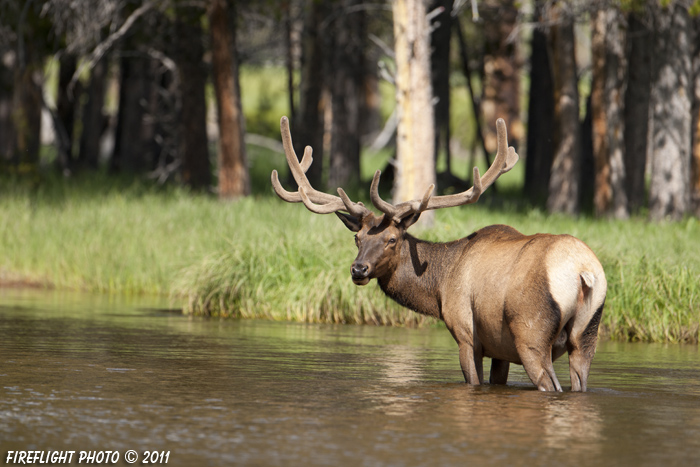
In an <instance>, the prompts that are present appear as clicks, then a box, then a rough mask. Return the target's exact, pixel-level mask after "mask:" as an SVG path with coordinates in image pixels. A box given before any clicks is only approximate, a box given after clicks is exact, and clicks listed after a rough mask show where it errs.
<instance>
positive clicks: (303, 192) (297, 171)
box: [272, 117, 370, 218]
mask: <svg viewBox="0 0 700 467" xmlns="http://www.w3.org/2000/svg"><path fill="white" fill-rule="evenodd" d="M280 132H281V133H282V145H283V146H284V155H285V157H286V158H287V164H288V165H289V169H290V171H291V172H292V176H294V180H295V181H296V182H297V185H298V186H299V191H297V192H296V193H294V192H291V191H287V190H285V189H284V188H283V187H282V184H281V183H280V181H279V177H278V175H277V171H276V170H273V171H272V187H273V188H274V189H275V193H277V196H279V197H280V198H282V199H283V200H284V201H287V202H288V203H304V206H306V208H307V209H308V210H309V211H311V212H315V213H317V214H330V213H332V212H337V211H346V212H349V213H350V214H352V215H353V216H355V217H358V218H362V217H363V216H366V215H367V214H368V213H369V212H370V211H369V209H367V208H366V207H365V206H364V205H363V204H362V203H354V202H352V201H351V200H350V198H349V197H348V195H347V194H345V192H344V191H343V189H342V188H338V194H339V195H340V197H338V196H334V195H329V194H328V193H324V192H322V191H318V190H315V189H314V188H313V187H312V186H311V183H309V180H308V179H307V178H306V171H307V170H309V167H310V166H311V163H312V162H313V157H312V156H311V153H312V152H313V149H312V148H311V146H306V148H305V149H304V156H303V157H302V159H301V162H299V159H298V158H297V155H296V153H295V152H294V146H293V144H292V135H291V133H290V132H289V120H288V119H287V117H282V119H281V120H280Z"/></svg>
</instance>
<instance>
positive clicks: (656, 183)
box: [649, 4, 692, 220]
mask: <svg viewBox="0 0 700 467" xmlns="http://www.w3.org/2000/svg"><path fill="white" fill-rule="evenodd" d="M654 21H655V33H656V37H655V39H654V52H653V55H652V73H653V75H652V83H653V84H652V92H651V105H652V109H653V116H654V118H653V133H652V134H653V138H652V145H653V147H652V165H651V186H650V191H649V216H650V218H651V219H652V220H661V219H665V218H669V219H673V220H678V219H681V218H682V217H683V216H684V215H685V214H686V213H687V212H688V210H689V201H690V199H689V198H690V153H691V124H692V118H691V108H692V103H691V96H692V87H691V51H692V44H691V28H690V24H691V23H690V17H689V15H688V10H687V8H685V7H682V6H680V5H677V4H673V5H672V6H669V7H668V8H661V7H660V8H657V9H656V12H655V14H654Z"/></svg>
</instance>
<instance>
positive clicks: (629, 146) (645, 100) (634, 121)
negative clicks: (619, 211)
mask: <svg viewBox="0 0 700 467" xmlns="http://www.w3.org/2000/svg"><path fill="white" fill-rule="evenodd" d="M650 21H651V16H650V15H648V14H641V16H640V14H639V13H635V12H631V13H630V14H629V16H628V32H627V62H628V66H627V71H628V73H627V92H626V94H625V170H626V177H625V180H626V185H627V188H626V190H627V202H628V203H629V211H630V212H632V213H635V212H638V211H639V209H640V208H641V207H643V206H645V205H646V180H645V173H646V165H647V152H648V146H647V141H648V132H649V118H650V114H649V98H650V95H651V52H652V48H653V43H652V33H651V30H650V29H649V28H648V27H647V24H648V23H649V22H650Z"/></svg>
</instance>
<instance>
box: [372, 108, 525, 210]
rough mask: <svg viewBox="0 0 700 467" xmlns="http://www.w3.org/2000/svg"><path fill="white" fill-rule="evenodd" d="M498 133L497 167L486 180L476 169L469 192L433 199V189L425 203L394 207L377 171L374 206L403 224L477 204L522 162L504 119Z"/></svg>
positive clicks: (419, 201) (495, 163)
mask: <svg viewBox="0 0 700 467" xmlns="http://www.w3.org/2000/svg"><path fill="white" fill-rule="evenodd" d="M496 133H497V138H498V148H497V150H496V157H495V159H494V161H493V164H491V167H489V169H488V170H487V171H486V173H485V174H484V176H483V177H481V176H480V174H479V169H478V168H477V167H474V186H472V187H471V188H469V189H468V190H466V191H463V192H461V193H455V194H454V195H445V196H435V197H431V193H432V191H433V188H434V186H433V185H430V186H429V187H428V190H427V191H426V192H425V194H424V195H423V199H422V200H417V199H414V200H411V201H405V202H403V203H400V204H397V205H395V206H394V205H393V204H391V203H388V202H386V201H384V200H383V199H382V198H381V197H380V196H379V176H380V175H381V171H379V170H377V172H376V173H375V174H374V178H373V179H372V187H371V188H370V197H371V199H372V204H374V206H375V207H376V208H377V209H379V210H380V211H382V212H383V213H384V214H386V215H387V216H391V217H393V218H394V220H395V221H397V222H400V221H401V220H402V219H404V218H406V217H409V216H414V217H417V216H419V215H420V214H421V213H422V212H423V211H428V210H431V209H441V208H449V207H453V206H461V205H463V204H471V203H475V202H476V201H477V200H478V199H479V196H481V194H482V193H483V192H484V191H486V189H487V188H488V187H490V186H491V185H492V184H493V182H495V181H496V179H497V178H498V177H500V176H501V175H503V174H504V173H506V172H508V171H509V170H510V169H512V168H513V166H514V165H515V163H516V162H518V154H517V153H516V152H515V148H513V147H512V146H511V147H508V135H507V131H506V122H505V121H504V120H503V119H502V118H499V119H498V120H496Z"/></svg>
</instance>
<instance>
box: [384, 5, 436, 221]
mask: <svg viewBox="0 0 700 467" xmlns="http://www.w3.org/2000/svg"><path fill="white" fill-rule="evenodd" d="M392 10H393V13H394V41H395V44H394V49H395V52H396V103H397V109H398V119H399V123H398V128H397V138H396V176H395V178H394V192H393V199H394V203H397V202H403V201H407V200H411V199H421V198H422V197H423V194H424V193H425V190H426V189H427V187H428V186H430V185H431V184H434V183H435V156H434V155H433V151H434V142H435V132H434V128H435V127H434V123H433V103H432V98H433V93H432V86H431V85H430V27H429V24H428V19H427V18H426V9H425V3H424V2H423V1H422V0H392ZM432 213H433V211H427V212H425V213H423V215H422V217H421V222H422V223H423V225H430V224H431V223H432V221H433V219H434V215H432Z"/></svg>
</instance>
